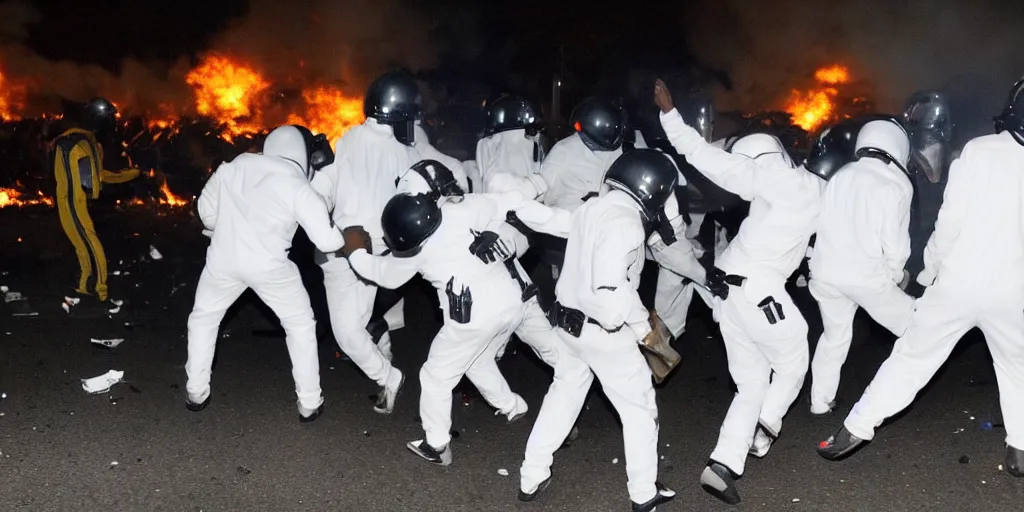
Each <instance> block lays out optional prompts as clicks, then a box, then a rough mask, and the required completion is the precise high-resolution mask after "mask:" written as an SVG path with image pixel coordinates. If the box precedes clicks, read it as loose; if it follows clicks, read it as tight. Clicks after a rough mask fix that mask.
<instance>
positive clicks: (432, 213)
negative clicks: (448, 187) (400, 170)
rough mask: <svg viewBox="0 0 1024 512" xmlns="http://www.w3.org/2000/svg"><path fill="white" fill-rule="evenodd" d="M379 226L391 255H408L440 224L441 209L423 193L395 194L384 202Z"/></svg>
mask: <svg viewBox="0 0 1024 512" xmlns="http://www.w3.org/2000/svg"><path fill="white" fill-rule="evenodd" d="M380 225H381V228H383V230H384V243H385V244H387V246H388V249H391V254H393V255H394V256H395V257H396V258H410V257H412V256H415V255H417V254H419V252H420V249H422V248H423V243H424V242H426V241H427V239H428V238H430V235H433V234H434V232H435V231H437V228H438V226H440V225H441V208H440V207H438V206H437V201H435V200H434V199H431V198H430V197H428V196H427V195H426V194H416V195H412V194H398V195H396V196H394V197H392V198H391V199H390V200H389V201H388V204H386V205H384V213H382V214H381V216H380Z"/></svg>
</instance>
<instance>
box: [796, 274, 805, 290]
mask: <svg viewBox="0 0 1024 512" xmlns="http://www.w3.org/2000/svg"><path fill="white" fill-rule="evenodd" d="M796 287H797V288H807V278H806V277H804V276H803V275H800V276H797V278H796Z"/></svg>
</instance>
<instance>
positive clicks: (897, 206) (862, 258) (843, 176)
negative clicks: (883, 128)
mask: <svg viewBox="0 0 1024 512" xmlns="http://www.w3.org/2000/svg"><path fill="white" fill-rule="evenodd" d="M913 195H914V188H913V185H911V183H910V180H909V179H908V178H907V176H906V175H905V174H904V173H903V171H901V170H900V169H898V168H897V167H896V166H895V165H887V164H886V163H884V162H882V161H881V160H878V159H875V158H861V159H860V160H857V161H855V162H852V163H850V164H848V165H847V166H845V167H843V169H841V170H840V171H839V172H838V173H836V175H835V176H833V177H832V179H831V180H829V181H828V185H827V186H826V187H825V194H824V197H823V199H822V209H821V216H820V218H819V222H818V236H817V240H816V241H815V243H814V257H813V258H811V260H810V263H809V268H810V271H811V281H810V284H809V288H810V292H811V295H812V296H814V299H815V300H817V301H818V308H819V310H820V311H821V322H822V326H823V327H824V330H823V332H822V333H821V337H820V338H818V345H817V348H815V350H814V359H813V360H812V362H811V377H812V381H811V411H812V412H814V413H816V414H822V413H825V412H828V410H829V409H831V403H832V402H833V401H834V400H835V398H836V391H837V390H838V389H839V375H840V372H841V370H842V368H843V363H845V362H846V356H847V354H848V353H849V351H850V343H851V342H852V341H853V319H854V315H855V314H856V313H857V306H860V307H862V308H864V310H865V311H867V313H868V314H869V315H871V318H873V319H874V320H875V321H876V322H878V323H879V324H881V325H882V326H883V327H885V328H886V329H888V330H890V331H892V333H893V334H895V335H897V336H901V335H902V334H903V332H904V331H905V330H906V329H907V325H908V324H909V323H910V316H911V314H912V313H913V311H914V298H913V297H911V296H910V295H907V294H906V293H904V292H903V290H902V289H900V287H899V284H898V283H899V282H900V281H902V280H903V275H904V274H903V267H904V265H906V263H907V258H909V257H910V232H909V230H908V228H909V224H910V202H911V200H912V199H913Z"/></svg>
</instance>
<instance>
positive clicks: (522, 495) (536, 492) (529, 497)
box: [518, 475, 551, 501]
mask: <svg viewBox="0 0 1024 512" xmlns="http://www.w3.org/2000/svg"><path fill="white" fill-rule="evenodd" d="M550 484H551V475H548V477H547V478H545V479H544V481H543V482H541V483H539V484H537V486H536V487H534V488H533V490H532V491H530V492H526V491H524V490H522V489H519V496H518V498H519V501H533V500H534V499H536V498H537V496H540V495H541V493H543V492H544V490H545V489H547V488H548V485H550Z"/></svg>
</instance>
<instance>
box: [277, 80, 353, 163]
mask: <svg viewBox="0 0 1024 512" xmlns="http://www.w3.org/2000/svg"><path fill="white" fill-rule="evenodd" d="M302 100H303V102H304V103H305V105H306V111H305V114H304V115H300V114H289V115H288V124H300V125H303V126H305V127H306V128H309V129H310V131H312V132H313V133H322V134H324V135H326V136H327V139H328V140H330V141H331V147H332V148H333V147H334V144H335V142H336V141H337V140H338V137H341V135H342V134H343V133H345V132H347V131H348V130H349V128H352V127H353V126H355V125H357V124H360V123H362V122H363V121H365V120H366V116H364V115H363V100H362V99H359V98H350V97H347V96H345V95H344V94H343V93H342V92H341V91H340V90H338V89H335V88H333V87H326V86H319V87H315V88H312V89H307V90H305V91H302Z"/></svg>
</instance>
